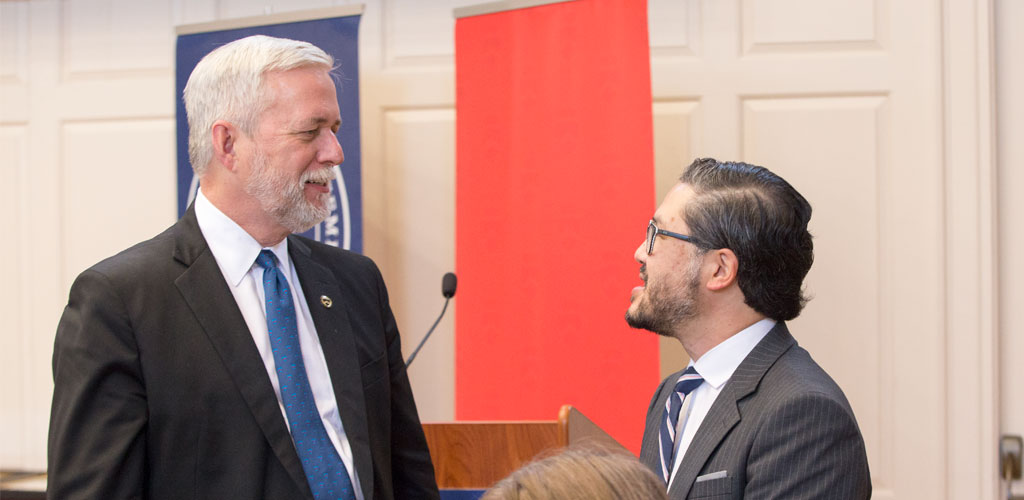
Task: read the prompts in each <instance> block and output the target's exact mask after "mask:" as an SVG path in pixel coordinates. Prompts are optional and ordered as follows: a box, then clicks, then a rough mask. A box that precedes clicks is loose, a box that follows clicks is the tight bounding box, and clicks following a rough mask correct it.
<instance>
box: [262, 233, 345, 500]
mask: <svg viewBox="0 0 1024 500" xmlns="http://www.w3.org/2000/svg"><path fill="white" fill-rule="evenodd" d="M256 263H257V264H259V266H260V267H262V268H263V292H264V294H265V295H266V301H267V332H268V333H269V334H270V348H271V350H273V352H274V367H275V369H276V371H277V381H278V384H279V385H280V387H281V402H282V403H284V410H285V414H287V415H288V425H289V427H290V428H291V432H292V441H294V442H295V451H296V452H298V454H299V461H301V462H302V469H303V470H304V471H305V472H306V480H307V481H309V488H310V489H311V490H313V497H314V498H316V500H328V499H329V500H354V499H355V494H354V493H353V491H352V480H351V479H349V477H348V471H347V470H346V469H345V464H344V463H343V462H342V461H341V457H340V456H338V450H337V449H336V448H335V447H334V444H333V443H331V439H330V438H329V437H328V436H327V429H325V428H324V422H323V420H321V419H320V412H319V411H318V410H317V408H316V400H315V399H314V398H313V390H312V389H311V388H310V387H309V377H308V376H307V375H306V363H305V362H304V361H303V360H302V347H301V346H300V345H299V329H298V324H297V323H296V322H295V321H296V320H295V304H294V303H293V302H292V294H291V292H290V291H289V290H288V288H289V287H288V281H287V280H286V279H285V277H284V274H283V273H282V272H281V269H280V268H279V267H277V258H275V257H274V253H273V252H271V251H270V250H262V251H260V254H259V256H258V257H256Z"/></svg>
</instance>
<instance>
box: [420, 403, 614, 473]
mask: <svg viewBox="0 0 1024 500" xmlns="http://www.w3.org/2000/svg"><path fill="white" fill-rule="evenodd" d="M423 432H424V433H425V434H426V436H427V446H428V447H429V448H430V457H431V459H432V460H433V462H434V474H435V476H436V477H437V485H438V487H440V488H441V489H442V490H444V489H473V490H484V489H487V488H489V487H491V486H492V485H493V484H494V483H496V482H498V481H499V480H500V479H502V478H504V477H505V476H507V475H509V474H510V473H512V471H514V470H516V469H518V468H519V467H521V466H522V465H524V464H526V463H527V462H530V461H531V460H533V459H534V458H536V457H537V456H538V455H541V454H543V453H545V452H548V453H550V452H553V451H556V450H558V449H559V448H564V447H566V446H570V445H573V446H576V445H593V446H597V447H602V448H612V449H617V450H622V451H624V452H626V453H629V451H628V450H626V448H625V447H624V446H622V445H621V444H620V443H619V442H618V441H616V440H615V438H613V437H611V436H609V435H608V433H606V432H604V430H602V429H601V428H600V427H598V426H597V424H595V423H594V422H592V421H591V420H590V419H589V418H587V417H586V416H585V415H583V414H582V413H580V412H579V410H577V409H575V408H573V407H572V406H569V405H565V406H563V407H562V408H561V410H560V411H559V412H558V420H550V421H515V422H451V423H438V424H423Z"/></svg>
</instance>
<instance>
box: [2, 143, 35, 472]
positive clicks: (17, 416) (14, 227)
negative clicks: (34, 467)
mask: <svg viewBox="0 0 1024 500" xmlns="http://www.w3.org/2000/svg"><path fill="white" fill-rule="evenodd" d="M28 170H29V168H28V130H27V129H26V127H24V126H0V179H3V182H0V234H3V235H6V236H5V242H4V243H3V244H0V262H3V263H5V266H6V269H7V271H6V272H5V279H4V284H3V286H2V287H0V318H3V330H4V332H3V333H0V370H3V372H2V373H3V375H4V378H3V383H2V384H0V388H2V389H0V400H2V401H3V404H0V466H2V464H14V463H21V462H22V460H23V458H24V456H25V449H26V448H27V446H28V445H29V443H28V442H27V439H26V436H25V432H24V429H25V421H26V419H28V418H29V415H28V414H27V413H26V412H25V411H24V408H25V403H26V401H25V393H26V391H27V390H28V387H26V380H25V375H26V373H27V371H26V363H31V362H33V360H32V358H31V357H30V356H28V354H29V352H28V349H27V337H26V336H25V335H23V333H24V332H25V323H24V321H23V318H24V311H25V303H24V297H25V285H26V278H28V277H27V276H26V270H25V269H24V267H23V266H21V265H19V264H20V263H21V262H22V256H21V253H22V248H23V244H22V243H23V242H22V241H21V238H18V237H13V238H12V236H14V235H20V234H22V232H21V224H22V222H23V221H24V220H25V218H26V217H25V215H26V214H25V213H24V210H23V203H22V197H23V196H24V195H25V194H26V193H25V191H24V189H23V184H22V182H23V181H24V180H25V179H24V174H25V173H27V172H28Z"/></svg>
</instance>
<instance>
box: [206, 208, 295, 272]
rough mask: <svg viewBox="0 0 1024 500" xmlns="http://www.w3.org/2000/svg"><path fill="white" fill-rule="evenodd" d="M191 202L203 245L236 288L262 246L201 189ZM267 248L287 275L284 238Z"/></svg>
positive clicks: (286, 252)
mask: <svg viewBox="0 0 1024 500" xmlns="http://www.w3.org/2000/svg"><path fill="white" fill-rule="evenodd" d="M195 203H196V204H195V208H196V220H197V221H198V222H199V230H200V231H201V232H202V233H203V238H205V239H206V244H207V245H208V246H209V247H210V251H211V252H213V257H214V258H215V259H216V260H217V265H218V266H219V267H220V269H221V272H222V273H224V277H225V278H226V279H227V280H228V284H229V285H231V286H232V287H237V286H238V285H239V283H241V282H242V278H244V277H245V275H246V273H248V272H249V270H250V269H252V266H254V265H256V256H257V255H259V253H260V250H262V249H263V246H262V245H260V243H259V242H258V241H256V239H255V238H253V237H252V236H251V235H250V234H249V233H247V232H246V231H245V229H242V226H239V225H238V223H236V222H235V221H233V220H231V218H230V217H228V216H227V215H225V214H224V212H221V211H220V209H219V208H217V207H216V206H215V205H214V204H213V203H211V202H210V200H209V199H207V198H206V196H204V195H203V189H202V188H199V191H198V192H197V193H196V202H195ZM268 248H269V250H271V251H272V252H274V255H276V256H277V261H278V263H279V265H280V266H281V267H282V269H281V270H282V271H283V272H284V273H285V276H289V275H290V274H291V260H290V259H289V258H288V238H285V239H283V240H281V242H280V243H278V244H277V245H274V246H272V247H268Z"/></svg>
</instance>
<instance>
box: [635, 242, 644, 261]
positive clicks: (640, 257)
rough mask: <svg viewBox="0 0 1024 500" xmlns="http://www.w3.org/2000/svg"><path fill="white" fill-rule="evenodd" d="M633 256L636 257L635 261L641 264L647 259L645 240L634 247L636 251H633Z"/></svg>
mask: <svg viewBox="0 0 1024 500" xmlns="http://www.w3.org/2000/svg"><path fill="white" fill-rule="evenodd" d="M633 258H634V259H636V261H637V262H639V263H641V264H643V263H644V262H646V261H647V242H646V241H645V242H643V243H641V244H640V246H638V247H636V251H635V252H633Z"/></svg>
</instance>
